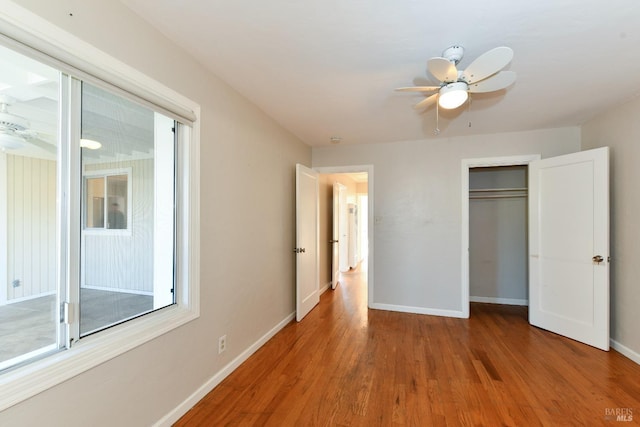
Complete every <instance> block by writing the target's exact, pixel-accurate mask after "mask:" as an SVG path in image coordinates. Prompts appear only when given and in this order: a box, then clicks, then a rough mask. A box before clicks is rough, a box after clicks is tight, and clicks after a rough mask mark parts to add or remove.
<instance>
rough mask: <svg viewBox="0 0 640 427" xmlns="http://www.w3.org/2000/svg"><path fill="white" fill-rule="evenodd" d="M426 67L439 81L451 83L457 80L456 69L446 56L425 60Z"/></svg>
mask: <svg viewBox="0 0 640 427" xmlns="http://www.w3.org/2000/svg"><path fill="white" fill-rule="evenodd" d="M427 68H428V69H429V72H430V73H431V74H433V75H434V77H435V78H437V79H438V80H440V81H441V82H445V83H451V82H456V81H458V69H457V68H456V66H455V65H454V64H453V63H452V62H449V60H448V59H447V58H440V57H437V58H431V59H429V60H428V61H427Z"/></svg>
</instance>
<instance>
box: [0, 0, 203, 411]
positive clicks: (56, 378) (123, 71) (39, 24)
mask: <svg viewBox="0 0 640 427" xmlns="http://www.w3.org/2000/svg"><path fill="white" fill-rule="evenodd" d="M0 33H1V34H2V35H4V36H5V37H3V44H6V45H7V46H8V47H10V48H11V47H13V46H12V45H11V43H12V42H11V40H9V39H13V40H17V41H18V42H19V43H21V44H24V45H27V46H30V47H31V48H33V49H35V50H36V51H40V52H43V53H44V55H43V56H42V57H46V58H48V59H50V58H53V60H57V61H60V63H64V64H70V65H71V66H73V67H75V68H77V69H79V70H80V71H81V72H84V73H85V74H86V75H91V76H95V77H98V78H99V79H102V80H104V81H106V82H108V83H111V84H114V85H116V86H118V87H120V88H123V89H125V90H126V91H130V92H133V93H134V94H136V95H138V96H141V97H142V98H146V99H148V100H149V101H150V102H151V103H153V104H155V105H160V106H161V107H165V111H175V112H177V114H180V113H186V114H188V115H190V116H191V117H193V123H192V124H191V126H178V134H179V135H178V138H179V141H180V143H179V145H178V153H177V154H178V162H179V163H178V164H177V168H178V174H177V182H176V191H177V197H176V198H177V206H178V208H177V210H176V251H177V255H176V278H175V281H176V304H174V305H172V306H170V307H167V308H165V309H162V310H158V311H155V312H153V313H149V314H147V315H144V316H142V317H140V318H138V319H134V320H132V321H130V322H126V323H123V324H120V325H117V326H114V327H112V328H110V329H108V330H105V331H102V332H100V333H98V334H94V335H91V336H88V337H86V338H83V339H81V340H80V341H78V342H77V343H75V344H74V345H73V346H71V347H70V348H68V349H67V350H64V351H60V352H57V353H55V354H53V355H50V356H47V357H44V358H42V359H40V360H37V361H33V362H31V363H28V364H26V365H24V366H21V367H18V368H15V369H12V370H9V371H7V372H4V373H2V374H0V411H2V410H4V409H6V408H8V407H10V406H13V405H15V404H17V403H19V402H22V401H24V400H26V399H28V398H30V397H32V396H34V395H36V394H38V393H40V392H42V391H44V390H47V389H49V388H51V387H54V386H56V385H58V384H60V383H62V382H64V381H66V380H69V379H70V378H72V377H74V376H76V375H79V374H81V373H83V372H85V371H88V370H90V369H92V368H94V367H96V366H98V365H100V364H102V363H104V362H106V361H108V360H110V359H112V358H114V357H117V356H119V355H121V354H123V353H125V352H128V351H130V350H131V349H133V348H135V347H138V346H140V345H142V344H144V343H146V342H149V341H151V340H153V339H154V338H156V337H158V336H160V335H162V334H165V333H167V332H169V331H171V330H173V329H175V328H177V327H179V326H181V325H183V324H185V323H187V322H190V321H192V320H194V319H196V318H198V317H199V316H200V302H199V299H200V297H199V295H200V278H199V275H200V251H199V248H200V237H199V236H200V233H199V232H200V217H199V216H200V200H199V193H200V191H199V188H200V169H199V159H200V155H199V154H200V153H199V151H200V106H199V105H198V104H197V103H195V102H193V101H191V100H190V99H188V98H186V97H184V96H182V95H180V94H178V93H176V92H175V91H173V90H172V89H170V88H167V87H166V86H164V85H162V84H161V83H159V82H157V81H155V80H153V79H151V78H149V77H148V76H146V75H144V74H142V73H141V72H139V71H137V70H135V69H134V68H132V67H130V66H129V65H127V64H125V63H124V62H121V61H119V60H117V59H115V58H113V57H111V56H109V55H107V54H106V53H104V52H102V51H99V50H98V49H96V48H95V47H93V46H91V45H89V44H88V43H86V42H84V41H83V40H81V39H79V38H77V37H76V36H74V35H72V34H70V33H68V32H66V31H64V30H62V29H60V28H58V27H56V26H54V25H53V24H51V23H50V22H48V21H46V20H44V19H42V18H41V17H40V16H38V15H36V14H34V13H32V12H30V11H28V10H27V9H25V8H23V7H22V6H19V5H17V4H15V3H13V2H5V3H3V7H2V9H1V10H0ZM7 37H8V38H7ZM50 40H55V43H52V42H50ZM16 46H17V44H16ZM42 57H40V58H38V57H37V55H36V56H35V59H38V60H41V59H42ZM54 66H55V65H54ZM147 95H148V96H147ZM167 106H169V107H167ZM64 132H65V130H64V129H63V133H64ZM67 132H68V133H73V131H72V130H71V132H70V130H69V129H67ZM70 138H71V140H72V141H73V140H74V139H77V140H78V141H79V135H70ZM77 144H79V143H78V142H76V145H77ZM74 152H75V154H74ZM78 152H79V146H77V147H73V146H72V147H71V160H72V161H71V164H72V165H73V163H74V160H75V161H76V162H77V163H78V164H79V159H73V156H77V155H78V154H77V153H78ZM68 166H69V165H66V166H65V165H60V166H59V167H68ZM71 172H72V173H73V172H74V171H71ZM77 172H78V174H76V176H81V174H80V173H79V172H80V171H79V170H77ZM77 181H78V182H76V183H73V182H71V183H66V185H65V186H64V188H65V189H66V190H68V191H69V193H67V194H74V193H79V191H81V187H82V185H81V179H78V180H77ZM63 184H65V183H63ZM61 188H62V187H61ZM60 191H62V190H60ZM61 198H62V199H64V198H65V197H64V196H63V197H61ZM63 208H64V206H63ZM79 208H80V201H79V200H76V201H69V202H68V206H67V207H66V208H64V209H63V210H62V211H61V212H65V209H69V212H65V213H69V214H70V216H73V217H75V219H72V220H75V221H77V222H78V224H81V222H80V220H81V219H80V212H79ZM61 226H62V234H66V235H67V237H69V240H70V245H71V246H73V245H74V243H73V241H74V240H75V241H79V236H74V235H73V234H74V233H76V234H78V233H79V228H80V227H76V228H77V230H78V231H76V232H73V231H70V230H69V228H70V227H67V226H65V224H62V225H61ZM63 237H64V236H63ZM76 245H77V243H76ZM73 251H74V249H73V247H71V248H70V251H69V252H68V254H69V255H66V254H63V255H61V260H60V261H59V262H60V265H61V268H62V269H63V270H65V269H66V271H64V272H63V274H65V275H66V277H72V276H74V275H76V277H77V271H78V269H79V266H78V265H76V264H77V261H76V262H75V264H74V263H73V261H71V262H68V263H67V266H66V268H63V267H64V265H65V261H67V260H68V259H70V260H72V259H73V258H74V257H73V254H74V252H73ZM76 259H77V258H76ZM71 315H73V311H72V313H71Z"/></svg>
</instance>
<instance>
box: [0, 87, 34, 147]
mask: <svg viewBox="0 0 640 427" xmlns="http://www.w3.org/2000/svg"><path fill="white" fill-rule="evenodd" d="M14 102H15V100H14V99H13V98H11V97H9V96H6V95H0V147H2V148H4V149H9V150H17V149H20V148H22V147H24V146H25V144H26V137H28V136H31V133H32V132H31V131H29V130H28V127H29V121H28V120H27V119H25V118H24V117H20V116H18V115H15V114H11V113H10V112H9V105H11V104H13V103H14Z"/></svg>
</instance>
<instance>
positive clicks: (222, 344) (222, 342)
mask: <svg viewBox="0 0 640 427" xmlns="http://www.w3.org/2000/svg"><path fill="white" fill-rule="evenodd" d="M226 349H227V336H226V335H223V336H221V337H220V338H218V354H221V353H222V352H223V351H225V350H226Z"/></svg>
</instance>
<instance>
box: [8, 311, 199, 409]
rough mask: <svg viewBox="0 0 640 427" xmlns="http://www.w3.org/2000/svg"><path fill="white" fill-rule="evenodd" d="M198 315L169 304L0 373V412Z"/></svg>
mask: <svg viewBox="0 0 640 427" xmlns="http://www.w3.org/2000/svg"><path fill="white" fill-rule="evenodd" d="M198 317H199V313H198V310H197V309H194V308H185V307H180V306H171V307H167V308H166V309H163V310H159V311H158V312H155V313H151V314H148V315H145V316H143V317H141V318H139V319H135V320H132V321H129V322H127V323H124V324H122V325H118V326H114V327H113V328H110V329H108V330H105V331H103V332H101V333H99V334H95V335H92V336H90V337H87V338H83V339H82V340H80V341H79V342H78V343H77V344H75V345H74V346H73V347H72V348H71V349H69V350H62V351H60V352H59V353H55V354H53V355H51V356H48V357H45V358H43V359H42V360H39V361H36V362H32V363H29V364H28V365H25V366H22V367H19V368H16V369H13V370H10V371H8V372H6V373H4V374H2V375H0V411H2V410H4V409H7V408H9V407H11V406H13V405H15V404H17V403H19V402H21V401H23V400H25V399H28V398H29V397H32V396H34V395H36V394H38V393H41V392H43V391H45V390H47V389H49V388H52V387H54V386H56V385H58V384H60V383H62V382H63V381H66V380H68V379H70V378H73V377H75V376H76V375H79V374H81V373H82V372H86V371H88V370H90V369H92V368H94V367H96V366H98V365H100V364H102V363H104V362H106V361H108V360H110V359H113V358H115V357H117V356H119V355H121V354H124V353H126V352H128V351H129V350H132V349H133V348H135V347H138V346H140V345H142V344H144V343H146V342H149V341H151V340H152V339H154V338H157V337H158V336H160V335H163V334H165V333H167V332H169V331H171V330H173V329H175V328H177V327H179V326H181V325H184V324H185V323H188V322H190V321H192V320H194V319H196V318H198Z"/></svg>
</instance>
